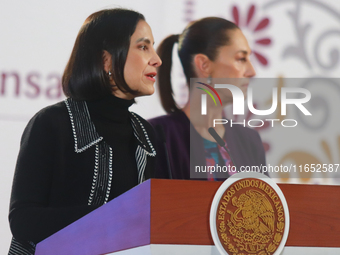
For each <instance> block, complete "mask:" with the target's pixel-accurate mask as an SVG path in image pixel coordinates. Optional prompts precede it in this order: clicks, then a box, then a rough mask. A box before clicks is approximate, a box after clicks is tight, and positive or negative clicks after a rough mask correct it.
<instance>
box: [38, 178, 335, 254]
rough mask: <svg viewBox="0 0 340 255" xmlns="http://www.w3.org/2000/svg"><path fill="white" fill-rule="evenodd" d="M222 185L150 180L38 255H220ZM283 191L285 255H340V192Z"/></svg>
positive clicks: (315, 188) (314, 188)
mask: <svg viewBox="0 0 340 255" xmlns="http://www.w3.org/2000/svg"><path fill="white" fill-rule="evenodd" d="M221 184H222V182H209V181H187V180H160V179H151V180H148V181H146V182H144V183H142V184H140V185H138V186H136V187H134V188H133V189H131V190H129V191H128V192H126V193H124V194H122V195H121V196H119V197H117V198H115V199H114V200H112V201H110V202H109V203H107V204H105V205H103V206H102V207H100V208H98V209H97V210H95V211H93V212H91V213H90V214H88V215H86V216H84V217H83V218H81V219H79V220H78V221H76V222H74V223H72V224H70V225H69V226H67V227H65V228H64V229H62V230H60V231H59V232H57V233H55V234H54V235H52V236H50V237H48V238H47V239H45V240H43V241H42V242H40V243H39V244H38V245H37V248H36V253H35V254H36V255H46V254H48V255H61V254H67V255H73V254H74V255H78V254H79V255H87V254H89V255H90V254H91V255H98V254H111V253H113V254H140V255H142V254H163V255H164V254H176V255H180V254H218V252H217V249H216V248H215V247H214V244H213V240H212V238H211V235H210V228H209V213H210V206H211V203H212V200H213V197H214V195H215V192H216V191H217V189H218V188H219V186H220V185H221ZM279 186H280V188H281V190H282V192H283V194H284V195H285V197H286V200H287V203H288V207H289V212H290V231H289V236H288V240H287V243H286V247H285V250H284V252H283V253H282V254H340V248H339V247H340V186H323V185H300V184H279ZM287 246H289V247H287ZM141 247H143V248H141ZM308 247H313V248H308ZM316 247H318V248H316ZM325 247H330V248H325ZM152 248H155V249H152ZM156 248H157V249H156ZM195 249H196V250H195ZM287 249H288V251H287ZM289 249H290V250H289ZM294 249H295V250H294ZM318 249H319V250H318ZM307 250H308V251H307ZM119 251H121V252H119ZM157 251H158V252H157ZM160 251H161V252H160ZM175 251H176V252H175ZM325 251H326V252H327V253H326V252H325Z"/></svg>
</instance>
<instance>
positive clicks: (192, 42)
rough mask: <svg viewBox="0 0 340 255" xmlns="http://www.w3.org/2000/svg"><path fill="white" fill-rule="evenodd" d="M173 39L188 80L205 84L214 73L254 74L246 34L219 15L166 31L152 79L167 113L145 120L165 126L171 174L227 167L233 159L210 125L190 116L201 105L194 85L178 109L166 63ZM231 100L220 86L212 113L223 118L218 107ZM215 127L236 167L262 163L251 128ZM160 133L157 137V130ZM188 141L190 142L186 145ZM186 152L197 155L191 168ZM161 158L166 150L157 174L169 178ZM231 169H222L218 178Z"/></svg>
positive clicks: (182, 175) (225, 75)
mask: <svg viewBox="0 0 340 255" xmlns="http://www.w3.org/2000/svg"><path fill="white" fill-rule="evenodd" d="M175 43H178V55H179V58H180V61H181V63H182V67H183V70H184V74H185V77H186V81H187V84H188V85H189V84H190V78H203V79H204V80H205V81H206V83H211V81H212V80H213V79H215V78H243V79H239V80H240V81H241V80H248V79H249V78H251V77H253V76H254V75H255V71H254V69H253V66H252V64H251V62H250V60H249V55H250V54H251V50H250V48H249V45H248V42H247V40H246V38H245V36H244V35H243V33H242V32H241V30H240V29H239V28H238V27H237V26H236V25H235V24H234V23H232V22H230V21H227V20H225V19H222V18H216V17H208V18H204V19H201V20H198V21H195V22H192V23H191V24H189V25H188V27H187V28H186V29H185V30H184V31H183V33H182V34H180V35H171V36H169V37H167V38H166V39H164V40H163V41H162V42H161V44H160V46H159V48H158V50H157V53H158V54H159V56H160V57H161V59H162V61H163V65H162V66H161V67H160V68H159V70H158V73H159V74H158V76H157V79H158V88H159V92H160V98H161V102H162V105H163V108H164V110H165V111H166V112H167V113H168V115H166V116H161V117H157V118H154V119H151V120H150V121H149V122H150V123H151V124H152V125H153V126H154V127H157V126H161V127H162V128H163V130H164V133H165V139H166V148H167V153H168V155H169V161H170V168H171V173H172V178H175V179H190V171H191V173H193V172H194V171H195V169H193V166H195V165H196V166H197V165H198V166H215V165H216V164H218V165H220V166H225V165H226V166H228V165H231V166H232V165H233V162H232V161H231V159H230V156H229V154H228V153H227V152H226V150H225V149H223V148H222V147H220V146H219V145H218V144H216V142H215V140H214V139H213V138H212V136H211V135H210V134H209V132H208V128H209V127H211V124H209V123H208V122H207V121H205V122H200V121H197V120H196V119H195V118H193V116H191V118H190V105H191V111H192V110H193V108H194V107H193V105H194V106H197V107H195V108H197V109H200V106H199V104H198V102H197V100H196V101H194V100H195V99H194V98H197V97H195V96H193V93H197V91H199V90H192V89H191V90H190V95H189V98H190V99H189V101H188V103H187V104H186V105H185V107H184V108H183V109H179V108H178V107H177V105H176V103H175V101H174V98H173V92H172V85H171V66H172V49H173V46H174V44H175ZM247 85H248V84H247V83H240V84H239V85H238V86H239V88H240V89H241V90H242V91H243V93H244V92H245V91H246V90H247ZM212 86H213V84H212ZM232 100H233V99H232V94H231V93H230V91H229V90H224V92H223V95H221V101H222V105H221V106H214V107H216V108H215V109H217V110H214V115H213V118H214V119H222V118H223V108H224V107H225V106H226V105H227V104H230V103H232ZM199 103H200V102H199ZM196 104H197V105H196ZM217 107H219V108H217ZM208 108H209V107H208ZM193 127H194V128H193ZM215 130H216V132H217V133H218V134H219V136H220V137H222V138H223V139H224V141H225V142H226V144H227V147H228V148H229V151H230V154H231V155H232V158H233V159H234V163H235V165H236V167H237V168H239V167H240V166H251V165H258V166H259V165H261V164H262V165H264V164H265V153H264V149H263V146H262V142H261V139H260V136H259V135H258V133H257V132H256V131H255V130H252V129H250V128H247V127H243V126H241V125H233V127H230V126H228V125H218V126H216V128H215ZM159 133H161V131H160V132H159ZM159 136H160V137H161V135H160V134H159ZM190 136H191V137H190ZM161 140H162V139H161ZM163 140H164V139H163ZM190 140H191V142H194V143H192V144H191V145H190ZM158 148H164V144H163V145H162V144H161V143H160V144H159V145H158ZM190 149H191V150H190ZM190 153H191V155H195V158H196V161H195V162H191V169H190ZM166 158H167V156H166V151H165V150H163V151H160V150H159V151H158V158H157V164H156V165H157V167H156V171H157V174H156V176H157V177H160V178H169V174H168V168H169V167H168V166H167V159H166ZM231 174H232V173H229V174H228V173H227V174H224V175H223V178H227V177H228V176H230V175H231ZM201 176H202V175H201ZM201 178H202V177H201ZM204 178H205V179H209V180H213V179H219V178H216V176H214V175H211V174H205V175H204Z"/></svg>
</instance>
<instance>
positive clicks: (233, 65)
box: [211, 29, 256, 101]
mask: <svg viewBox="0 0 340 255" xmlns="http://www.w3.org/2000/svg"><path fill="white" fill-rule="evenodd" d="M228 33H229V34H228V35H229V38H230V44H229V45H225V46H222V47H220V48H219V49H218V55H217V58H216V59H215V61H213V62H212V69H211V70H212V72H211V77H212V78H243V79H237V80H236V79H232V84H233V85H236V86H237V87H239V88H240V89H241V90H242V91H243V94H245V92H246V91H247V88H248V84H249V78H251V77H253V76H255V74H256V73H255V70H254V68H253V65H252V64H251V62H250V59H249V57H250V54H251V50H250V48H249V45H248V41H247V39H246V38H245V36H244V35H243V33H242V32H241V30H240V29H235V30H231V31H228ZM223 94H226V95H225V96H227V98H226V99H227V100H226V101H230V98H231V94H230V91H229V90H226V91H224V93H223Z"/></svg>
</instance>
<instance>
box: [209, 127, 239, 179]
mask: <svg viewBox="0 0 340 255" xmlns="http://www.w3.org/2000/svg"><path fill="white" fill-rule="evenodd" d="M208 132H209V133H210V135H211V136H212V137H213V138H214V139H215V141H216V142H217V143H218V145H219V146H221V147H223V148H224V149H225V151H226V152H227V153H228V155H229V157H230V160H231V162H232V163H233V165H234V166H235V167H236V169H237V166H236V164H235V161H234V160H233V157H232V156H231V154H230V151H229V150H228V149H227V147H225V142H224V141H223V139H222V138H221V137H220V136H219V135H218V134H217V132H216V130H215V129H214V128H213V127H210V128H208ZM237 172H239V170H238V169H237Z"/></svg>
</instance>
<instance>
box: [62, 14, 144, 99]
mask: <svg viewBox="0 0 340 255" xmlns="http://www.w3.org/2000/svg"><path fill="white" fill-rule="evenodd" d="M140 20H145V18H144V16H143V15H142V14H140V13H138V12H135V11H131V10H126V9H106V10H101V11H98V12H95V13H93V14H91V15H90V16H89V17H88V18H87V19H86V20H85V22H84V24H83V25H82V27H81V28H80V31H79V33H78V36H77V38H76V41H75V44H74V47H73V50H72V53H71V56H70V59H69V61H68V63H67V65H66V68H65V71H64V74H63V78H62V85H63V91H64V94H65V95H66V96H67V97H72V98H74V99H76V100H91V99H97V98H100V97H102V96H104V95H106V94H111V93H112V85H111V84H110V79H109V76H108V74H106V73H105V71H104V69H103V67H104V65H103V51H104V50H106V51H107V52H109V53H110V54H111V56H112V78H113V80H114V81H115V84H116V85H117V87H118V88H119V89H120V90H121V91H124V92H129V93H131V94H136V92H135V91H134V90H132V89H130V87H129V86H128V85H127V84H126V81H125V79H124V66H125V62H126V57H127V54H128V51H129V47H130V38H131V36H132V34H133V33H134V31H135V29H136V26H137V23H138V22H139V21H140Z"/></svg>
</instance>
